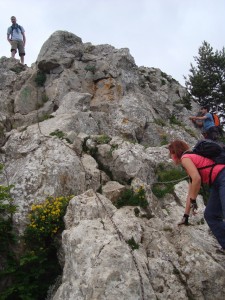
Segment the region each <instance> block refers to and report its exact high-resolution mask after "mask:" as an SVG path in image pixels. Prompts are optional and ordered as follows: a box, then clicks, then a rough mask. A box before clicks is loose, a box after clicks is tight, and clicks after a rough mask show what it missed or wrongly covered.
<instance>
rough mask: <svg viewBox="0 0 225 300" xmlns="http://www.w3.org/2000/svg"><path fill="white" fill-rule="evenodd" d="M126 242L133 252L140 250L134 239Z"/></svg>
mask: <svg viewBox="0 0 225 300" xmlns="http://www.w3.org/2000/svg"><path fill="white" fill-rule="evenodd" d="M126 242H127V244H128V245H129V246H130V248H131V249H132V250H136V249H139V245H138V244H137V243H136V242H135V240H134V238H133V237H132V238H131V239H129V240H128V241H126Z"/></svg>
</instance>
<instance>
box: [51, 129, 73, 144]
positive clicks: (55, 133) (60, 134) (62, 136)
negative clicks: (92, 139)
mask: <svg viewBox="0 0 225 300" xmlns="http://www.w3.org/2000/svg"><path fill="white" fill-rule="evenodd" d="M49 135H51V136H56V137H57V138H59V139H60V140H66V141H67V142H68V143H69V144H72V142H71V141H70V139H68V138H67V137H66V136H65V133H64V132H63V131H61V130H59V129H56V130H55V131H53V132H51V133H50V134H49Z"/></svg>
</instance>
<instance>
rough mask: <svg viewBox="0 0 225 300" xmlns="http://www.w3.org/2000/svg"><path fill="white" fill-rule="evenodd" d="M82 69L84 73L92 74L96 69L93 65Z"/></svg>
mask: <svg viewBox="0 0 225 300" xmlns="http://www.w3.org/2000/svg"><path fill="white" fill-rule="evenodd" d="M84 69H85V71H89V72H92V73H93V74H94V73H95V71H96V67H95V66H93V65H87V66H86V67H85V68H84Z"/></svg>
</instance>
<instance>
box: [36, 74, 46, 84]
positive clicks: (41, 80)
mask: <svg viewBox="0 0 225 300" xmlns="http://www.w3.org/2000/svg"><path fill="white" fill-rule="evenodd" d="M46 78H47V77H46V74H45V73H44V72H42V71H37V75H36V77H35V79H34V81H35V82H36V84H37V86H44V84H45V81H46Z"/></svg>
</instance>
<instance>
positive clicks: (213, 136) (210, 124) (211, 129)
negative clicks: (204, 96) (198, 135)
mask: <svg viewBox="0 0 225 300" xmlns="http://www.w3.org/2000/svg"><path fill="white" fill-rule="evenodd" d="M201 113H202V116H193V117H190V118H189V119H190V120H192V121H196V120H202V121H203V127H202V134H203V136H204V137H205V138H206V139H210V140H213V141H216V140H217V139H218V136H219V132H218V129H217V127H216V126H215V124H214V120H213V116H212V115H211V114H210V113H209V108H208V107H207V106H203V107H202V108H201Z"/></svg>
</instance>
